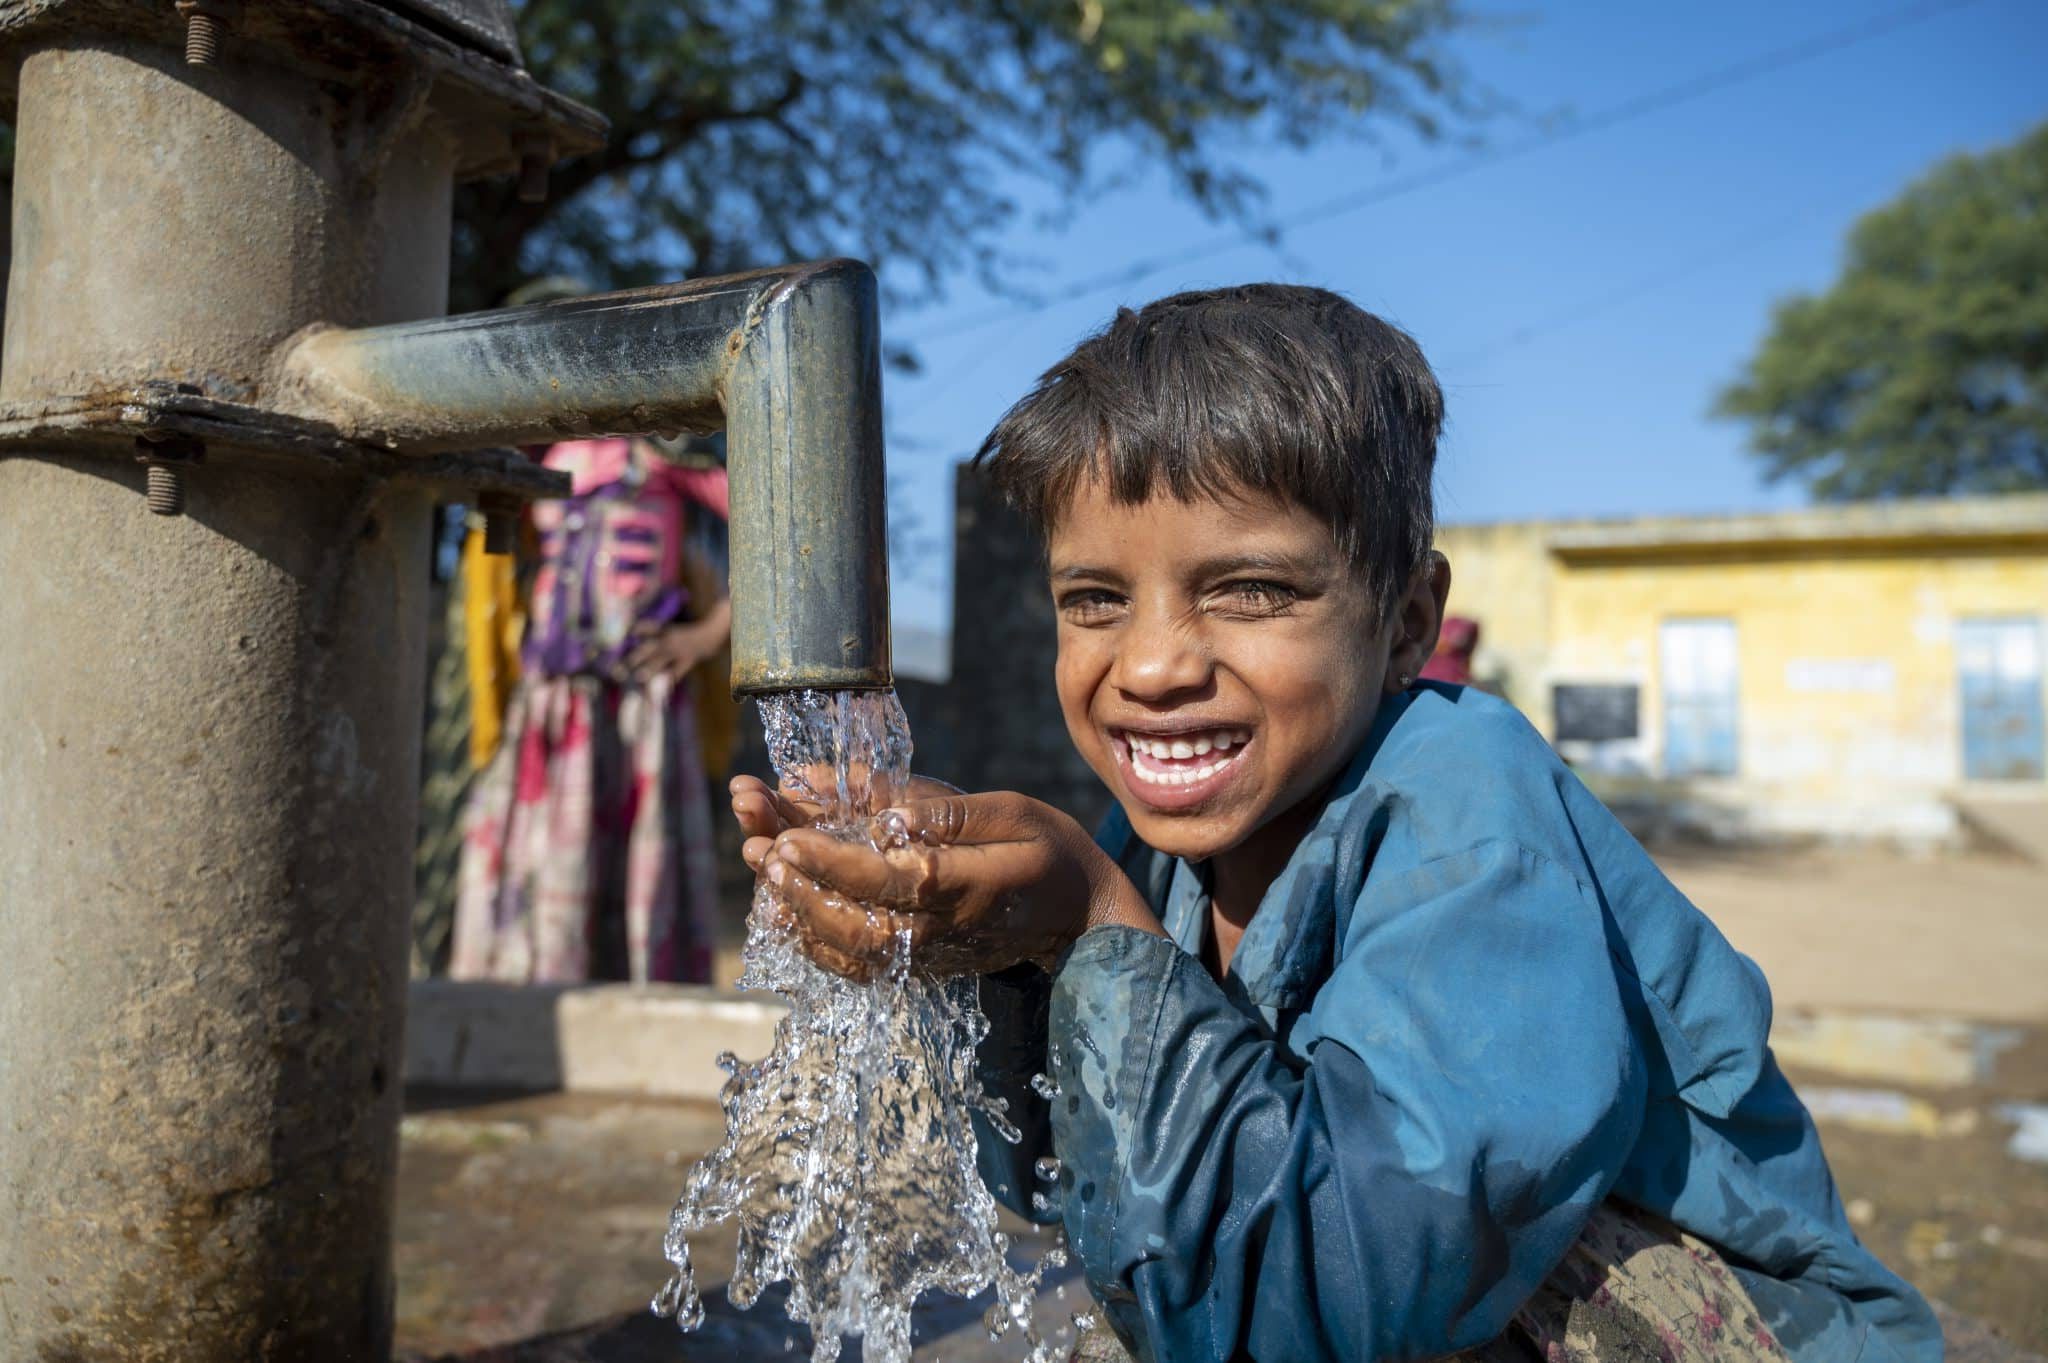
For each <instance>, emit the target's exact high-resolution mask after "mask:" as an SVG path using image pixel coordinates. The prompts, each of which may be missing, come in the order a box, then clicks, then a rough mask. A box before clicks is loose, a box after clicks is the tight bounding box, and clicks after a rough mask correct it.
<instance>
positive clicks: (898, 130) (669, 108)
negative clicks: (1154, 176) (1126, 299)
mask: <svg viewBox="0 0 2048 1363" xmlns="http://www.w3.org/2000/svg"><path fill="white" fill-rule="evenodd" d="M1459 4H1460V0H1264V2H1263V3H1259V4H1236V3H1227V2H1226V0H1197V2H1196V3H1174V2H1170V0H957V3H950V4H931V3H928V0H869V2H868V3H864V4H850V3H845V2H844V0H725V2H724V3H719V4H709V3H704V2H703V0H683V2H682V3H677V0H515V4H514V10H515V14H516V18H517V21H518V25H519V33H520V38H521V41H522V42H523V44H524V45H525V49H526V58H527V62H528V64H529V66H530V68H531V69H532V71H533V74H534V76H535V77H536V78H537V79H538V80H540V81H541V82H542V83H543V84H545V85H548V86H551V87H553V88H555V89H558V90H561V91H563V92H564V93H566V94H568V95H571V96H573V97H574V98H576V99H579V100H581V101H583V102H585V103H587V104H590V105H592V106H593V107H595V108H596V109H597V110H598V111H600V112H601V113H603V114H604V115H605V116H606V117H607V118H609V119H610V120H611V123H612V136H611V139H610V141H609V143H608V144H607V146H606V147H605V149H604V150H603V151H602V152H600V153H597V154H595V155H592V156H589V157H585V158H582V159H580V160H578V161H575V162H572V163H569V164H567V165H564V166H561V167H558V168H557V169H556V172H555V176H554V181H553V193H552V195H551V197H550V198H549V200H548V201H547V202H546V203H544V204H538V205H534V204H522V203H520V202H519V201H518V199H517V196H516V194H515V193H514V187H513V185H512V184H511V183H510V182H509V181H490V182H485V183H480V184H475V185H468V186H464V187H463V188H462V189H461V190H460V191H459V193H458V197H457V203H456V217H457V233H456V261H455V276H456V283H455V298H454V306H455V307H456V308H457V309H466V308H473V307H480V306H485V305H488V304H489V303H491V302H495V301H496V300H498V299H499V298H501V297H502V296H503V295H504V294H505V293H506V292H507V291H508V290H509V289H511V288H512V287H514V286H515V285H517V284H518V283H520V282H521V281H522V280H525V279H528V278H531V277H532V276H535V275H539V274H554V273H567V274H573V275H577V276H580V277H582V278H584V279H586V280H588V281H589V282H590V283H591V284H593V285H595V286H601V287H626V286H630V285H634V284H641V283H649V282H653V281H656V280H660V279H670V278H677V277H680V276H684V275H692V274H696V275H701V274H713V273H721V272H725V271H729V270H734V269H742V268H746V267H748V266H752V265H759V264H767V263H772V262H776V261H784V260H798V259H806V258H815V257H821V256H830V255H842V254H844V255H857V256H861V257H863V258H866V259H868V260H870V261H873V262H875V263H876V264H877V265H878V266H879V267H881V269H882V271H883V279H884V282H885V284H886V285H887V286H888V287H890V288H891V289H892V290H893V291H894V292H895V293H896V295H897V296H912V297H918V296H930V295H931V294H933V293H935V292H936V290H937V287H938V283H939V280H940V279H941V278H942V277H943V276H944V275H946V274H947V273H949V272H951V271H954V270H958V269H962V268H971V269H974V270H976V271H977V272H978V273H979V276H980V277H981V278H982V279H983V280H984V281H985V282H987V283H988V284H990V285H991V286H992V287H996V288H1005V287H1009V286H1012V285H1014V283H1015V281H1016V279H1017V277H1018V275H1019V273H1020V269H1021V264H1022V263H1021V262H1019V261H1016V260H1013V259H1009V258H1007V257H1005V256H1004V255H1002V254H1001V253H1000V251H999V250H998V248H996V247H995V246H994V245H993V241H994V237H995V235H996V229H997V228H999V227H1001V226H1002V225H1003V224H1004V223H1005V222H1007V221H1009V220H1010V219H1011V218H1012V217H1013V216H1014V215H1015V213H1016V212H1017V210H1018V206H1017V204H1016V203H1015V202H1014V201H1013V200H1012V199H1011V198H1009V197H1008V196H1006V194H1005V193H1004V192H1003V190H1002V188H1001V187H1000V186H1001V185H1002V184H1003V183H1013V182H1014V180H1013V179H1011V176H1013V175H1014V174H1015V173H1018V172H1021V173H1022V174H1023V175H1024V176H1025V177H1027V178H1030V179H1036V180H1038V181H1040V182H1042V183H1045V184H1047V185H1049V186H1050V187H1052V188H1053V189H1054V190H1055V191H1056V197H1057V198H1058V199H1059V200H1060V201H1061V202H1064V203H1067V204H1072V203H1074V202H1076V201H1077V200H1078V199H1079V198H1080V197H1082V196H1085V195H1086V194H1087V193H1089V192H1092V191H1093V190H1095V189H1098V188H1100V187H1101V186H1102V185H1103V184H1105V183H1107V182H1108V181H1110V180H1111V179H1113V178H1114V176H1115V174H1116V173H1117V171H1118V169H1119V168H1121V169H1123V170H1126V171H1128V169H1129V168H1131V167H1134V166H1138V165H1156V166H1160V167H1163V168H1164V169H1165V170H1166V171H1167V172H1168V173H1170V175H1171V176H1172V177H1173V180H1174V182H1175V183H1176V185H1177V186H1178V187H1179V188H1180V189H1181V190H1182V191H1184V192H1185V193H1186V194H1187V195H1188V196H1189V197H1190V198H1191V199H1192V200H1193V201H1194V202H1195V203H1196V204H1197V205H1199V206H1200V207H1201V208H1202V209H1203V210H1204V211H1205V212H1207V213H1209V214H1211V215H1215V216H1223V217H1231V218H1236V219H1239V220H1243V221H1255V213H1256V209H1257V205H1258V201H1259V184H1258V181H1257V179H1256V178H1255V176H1254V175H1252V174H1251V173H1250V172H1249V171H1247V170H1246V168H1245V166H1244V165H1243V164H1242V162H1243V160H1244V157H1243V156H1242V155H1239V156H1233V155H1231V154H1230V153H1231V148H1229V147H1228V146H1226V145H1225V144H1226V143H1228V142H1231V141H1233V140H1234V141H1236V143H1237V144H1238V146H1237V149H1238V150H1239V151H1240V152H1243V151H1245V150H1247V149H1248V148H1249V147H1250V146H1251V139H1252V138H1254V137H1255V138H1256V139H1257V141H1258V142H1260V143H1267V144H1270V143H1271V142H1275V141H1277V142H1282V143H1286V144H1290V145H1296V146H1299V145H1304V144H1306V143H1308V142H1311V141H1313V140H1315V139H1317V138H1320V137H1323V136H1327V135H1331V134H1346V135H1355V134H1359V133H1364V132H1368V131H1370V130H1373V129H1377V128H1380V127H1383V126H1386V125H1388V124H1394V125H1404V126H1407V127H1409V128H1413V129H1417V130H1420V131H1421V132H1423V133H1424V134H1427V135H1434V134H1436V133H1437V132H1438V131H1439V130H1440V125H1441V123H1442V121H1444V120H1446V119H1455V118H1461V117H1464V116H1466V115H1469V114H1470V113H1472V112H1473V110H1472V108H1471V107H1470V104H1469V101H1468V100H1467V98H1466V96H1465V94H1464V88H1463V85H1462V83H1461V82H1460V81H1459V80H1458V79H1457V77H1456V74H1455V72H1453V71H1452V70H1451V69H1450V68H1448V67H1447V66H1446V65H1445V64H1444V61H1443V57H1442V54H1441V51H1440V45H1441V40H1442V39H1443V38H1444V37H1445V36H1446V35H1447V34H1449V33H1450V32H1451V31H1453V30H1454V29H1456V28H1458V27H1459V26H1460V25H1462V24H1463V23H1464V22H1465V18H1464V15H1463V14H1462V12H1461V10H1460V9H1459ZM1112 162H1114V163H1117V164H1115V165H1112V164H1111V163H1112ZM1005 172H1008V173H1010V175H1007V176H1006V174H1005Z"/></svg>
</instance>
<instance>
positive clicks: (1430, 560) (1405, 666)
mask: <svg viewBox="0 0 2048 1363" xmlns="http://www.w3.org/2000/svg"><path fill="white" fill-rule="evenodd" d="M1450 595H1451V561H1450V560H1449V559H1447V558H1445V557H1444V556H1443V555H1442V554H1440V553H1438V552H1437V551H1436V550H1434V549H1432V550H1430V551H1429V552H1428V553H1427V554H1425V555H1423V558H1422V562H1421V564H1419V565H1418V566H1417V567H1416V569H1415V575H1414V576H1413V577H1411V578H1409V579H1408V590H1407V592H1406V594H1405V595H1403V596H1402V598H1401V603H1400V605H1399V607H1398V608H1397V609H1396V610H1395V612H1394V620H1393V624H1392V626H1391V628H1389V629H1388V631H1387V675H1386V679H1385V681H1384V682H1382V684H1381V685H1382V688H1383V689H1384V690H1386V691H1389V692H1399V691H1405V690H1407V689H1408V686H1409V684H1410V683H1411V682H1413V681H1414V680H1415V679H1416V678H1417V677H1418V676H1420V675H1422V667H1423V664H1425V663H1427V662H1428V661H1429V658H1430V655H1431V654H1433V653H1435V652H1436V636H1437V632H1438V631H1439V630H1441V629H1442V628H1443V625H1444V603H1445V602H1446V601H1448V600H1449V599H1450Z"/></svg>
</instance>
